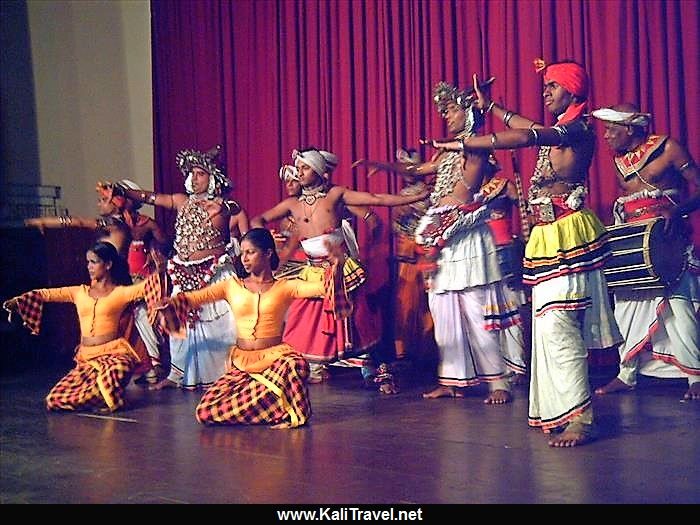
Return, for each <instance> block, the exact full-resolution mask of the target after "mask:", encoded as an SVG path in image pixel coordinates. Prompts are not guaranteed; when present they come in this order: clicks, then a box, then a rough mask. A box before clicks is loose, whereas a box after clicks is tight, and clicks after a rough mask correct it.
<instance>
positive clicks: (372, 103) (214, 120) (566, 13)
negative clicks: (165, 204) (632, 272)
mask: <svg viewBox="0 0 700 525" xmlns="http://www.w3.org/2000/svg"><path fill="white" fill-rule="evenodd" d="M151 8H152V36H153V79H154V106H155V107H154V117H155V118H154V122H155V151H156V154H155V155H156V174H155V188H156V189H157V190H158V191H162V192H175V191H182V178H181V176H180V174H179V173H178V172H177V170H176V168H175V161H174V159H175V154H176V153H177V151H178V150H180V149H182V148H197V149H208V148H209V147H211V146H213V145H214V144H216V143H221V144H223V145H224V149H225V159H226V169H227V173H228V175H229V177H230V178H231V180H232V181H233V185H234V194H235V197H236V198H237V199H238V200H240V202H241V203H242V204H243V205H244V206H245V208H246V209H247V210H248V212H249V214H250V215H251V216H252V215H255V214H257V213H260V212H262V211H264V210H265V209H267V208H269V207H271V206H272V205H273V204H275V203H276V202H278V201H279V200H280V198H281V197H282V195H283V188H282V186H281V183H280V181H279V180H278V178H277V171H278V169H279V166H280V165H281V164H282V163H284V162H288V161H289V160H290V152H291V151H292V149H294V148H299V147H305V146H310V145H314V146H317V147H323V148H325V149H329V150H331V151H333V152H335V153H336V154H337V155H338V157H339V158H340V164H339V166H338V169H337V170H336V173H335V174H334V176H333V181H334V182H335V183H337V184H341V185H346V186H349V187H352V188H356V189H359V190H369V191H373V192H386V191H389V192H395V191H397V190H398V189H399V188H400V181H398V180H397V179H396V177H394V176H392V175H387V174H385V173H380V174H377V175H375V176H373V177H372V178H371V179H369V180H368V179H367V177H366V171H365V170H363V169H357V170H352V169H351V167H350V166H351V164H352V162H353V161H355V160H357V159H360V158H369V159H377V160H380V159H384V160H386V159H393V157H394V154H395V150H396V148H397V147H402V146H403V147H413V148H418V149H419V151H421V153H422V155H423V157H424V158H426V157H428V156H429V155H430V154H431V153H432V152H431V151H430V150H428V149H426V148H419V146H418V139H419V138H420V137H441V136H444V135H445V128H444V125H443V122H442V120H441V119H440V118H439V115H438V114H437V112H436V110H435V107H434V105H433V102H432V99H431V92H432V87H433V85H434V84H435V83H436V82H438V81H440V80H446V81H448V82H451V83H456V84H458V85H459V86H462V87H464V86H467V85H469V84H470V82H471V75H472V73H474V72H476V73H478V74H479V75H480V76H481V77H482V78H484V77H487V76H491V75H493V76H495V77H496V82H495V84H494V86H493V89H492V94H493V97H494V99H495V100H496V101H498V102H501V103H503V104H504V105H505V106H507V107H508V108H509V109H512V110H517V111H518V112H520V113H522V114H523V115H525V116H528V117H531V118H534V119H538V120H540V121H543V120H546V121H547V122H549V118H550V117H549V115H545V113H544V107H543V105H542V96H541V91H542V80H541V77H540V76H539V75H537V74H535V72H534V68H533V65H532V61H533V59H534V58H536V57H542V58H544V59H545V60H546V61H548V62H549V61H555V60H561V59H566V58H571V59H575V60H577V61H579V62H580V63H582V64H583V65H584V66H585V67H586V69H587V70H588V72H589V73H590V76H591V86H592V90H591V94H590V98H589V101H590V105H591V108H595V107H600V106H605V105H612V104H615V103H618V102H623V101H631V102H637V103H639V104H640V105H641V108H642V110H644V111H648V112H651V113H652V114H653V117H654V124H653V131H654V132H656V133H661V134H670V135H671V136H673V137H674V138H676V139H677V140H679V141H680V142H682V143H683V144H685V145H687V146H688V147H689V149H690V151H691V153H692V155H693V156H694V158H695V159H696V160H698V158H699V157H700V143H699V142H698V140H697V136H698V129H697V126H698V125H697V123H698V121H699V120H700V105H698V103H697V89H698V85H700V76H699V74H698V56H700V49H699V42H700V39H699V38H698V35H699V34H700V32H699V31H698V29H699V26H700V15H699V13H700V9H699V5H698V2H697V1H696V0H680V1H678V0H639V1H637V0H600V1H582V0H520V1H511V0H507V1H499V0H469V1H459V0H375V1H373V0H232V1H216V0H196V1H195V0H191V1H190V0H175V1H165V0H157V1H156V0H153V1H152V3H151ZM597 126H598V131H599V144H598V150H597V153H596V156H595V159H594V162H593V166H592V170H591V174H590V194H589V199H588V203H589V205H590V206H591V207H592V208H593V209H594V210H595V211H596V212H597V213H598V214H599V215H600V216H601V217H602V218H603V220H604V222H606V223H610V221H611V213H610V208H611V205H612V203H613V201H614V199H615V197H616V196H617V188H616V179H615V174H614V168H613V165H612V157H611V154H610V152H609V151H608V150H607V146H606V145H605V143H604V142H603V140H602V132H603V128H602V126H601V125H600V123H598V124H597ZM492 129H493V130H496V131H498V130H501V129H503V125H502V123H500V122H492V121H489V122H487V127H486V131H487V132H488V131H490V130H492ZM518 157H519V158H520V160H521V169H522V173H523V175H524V176H525V181H524V182H525V188H526V189H527V186H528V184H527V179H528V177H529V174H530V173H531V172H532V167H533V165H534V150H524V151H521V152H519V153H518ZM498 158H499V160H500V161H501V163H502V165H503V167H504V171H505V173H506V174H512V169H511V161H510V156H509V155H508V153H507V152H499V153H498ZM378 212H379V213H380V216H381V217H382V218H383V220H384V221H385V222H387V220H388V212H387V211H386V210H378ZM158 218H159V220H160V221H162V222H163V223H164V224H165V225H166V226H168V227H170V228H172V226H171V224H172V221H171V219H172V216H171V215H168V214H163V213H159V215H158ZM695 223H696V239H697V240H700V221H698V220H696V221H695ZM388 231H389V229H388V228H387V229H385V232H388ZM387 235H388V234H387ZM363 238H364V232H362V231H361V242H362V239H363ZM699 244H700V243H699ZM389 246H390V243H389V238H388V236H387V242H386V243H383V244H381V245H380V246H374V247H373V249H372V250H371V252H370V253H371V255H372V257H373V260H375V261H377V262H379V263H380V264H378V265H376V266H375V267H373V268H372V269H373V270H374V279H375V281H374V282H375V283H382V282H385V281H386V280H387V278H388V277H389V275H390V270H389V265H388V264H386V261H387V257H388V255H389V248H388V247H389Z"/></svg>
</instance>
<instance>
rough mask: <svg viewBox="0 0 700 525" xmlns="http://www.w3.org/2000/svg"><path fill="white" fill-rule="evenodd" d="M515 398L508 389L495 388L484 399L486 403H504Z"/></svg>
mask: <svg viewBox="0 0 700 525" xmlns="http://www.w3.org/2000/svg"><path fill="white" fill-rule="evenodd" d="M512 400H513V396H511V395H510V392H508V390H494V391H493V392H491V393H489V397H487V398H486V399H484V403H486V404H487V405H504V404H506V403H510V402H511V401H512Z"/></svg>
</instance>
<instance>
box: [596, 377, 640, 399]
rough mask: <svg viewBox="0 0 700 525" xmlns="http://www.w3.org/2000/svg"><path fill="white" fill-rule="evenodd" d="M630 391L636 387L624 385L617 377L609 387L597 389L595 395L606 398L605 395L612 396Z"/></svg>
mask: <svg viewBox="0 0 700 525" xmlns="http://www.w3.org/2000/svg"><path fill="white" fill-rule="evenodd" d="M630 390H634V387H633V386H630V385H628V384H627V383H623V382H622V381H620V380H619V379H618V378H617V377H616V378H615V379H613V380H612V381H610V382H609V383H608V384H607V385H605V386H601V387H599V388H596V389H595V393H596V394H598V395H599V396H604V395H605V394H612V393H613V392H629V391H630Z"/></svg>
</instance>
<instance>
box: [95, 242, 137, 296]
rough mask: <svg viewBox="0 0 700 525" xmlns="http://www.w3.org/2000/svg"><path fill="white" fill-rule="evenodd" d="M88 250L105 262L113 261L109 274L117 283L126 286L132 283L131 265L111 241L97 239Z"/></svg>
mask: <svg viewBox="0 0 700 525" xmlns="http://www.w3.org/2000/svg"><path fill="white" fill-rule="evenodd" d="M88 251H90V252H92V253H94V254H95V255H97V256H98V257H99V258H100V259H101V260H102V261H103V262H111V263H112V267H111V268H110V269H109V275H110V277H111V278H112V281H113V282H114V283H115V284H118V285H122V286H126V285H129V284H132V282H131V276H130V275H129V265H128V264H127V263H126V260H124V258H123V257H122V256H120V255H119V252H117V249H116V248H115V247H114V245H113V244H112V243H111V242H105V241H97V242H96V243H95V244H93V245H92V246H91V247H90V248H89V249H88Z"/></svg>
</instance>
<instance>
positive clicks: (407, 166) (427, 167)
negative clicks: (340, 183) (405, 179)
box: [352, 159, 440, 178]
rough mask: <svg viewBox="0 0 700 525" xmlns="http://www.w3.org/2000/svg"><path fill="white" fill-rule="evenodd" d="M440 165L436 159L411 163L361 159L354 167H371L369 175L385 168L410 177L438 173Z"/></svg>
mask: <svg viewBox="0 0 700 525" xmlns="http://www.w3.org/2000/svg"><path fill="white" fill-rule="evenodd" d="M439 165H440V164H439V162H436V161H428V162H417V163H415V164H411V163H408V162H381V161H375V160H365V159H360V160H358V161H356V162H354V163H353V165H352V167H353V168H356V167H358V166H367V167H369V168H370V170H369V171H368V172H367V176H368V177H369V176H371V175H374V174H375V173H376V172H377V171H380V170H384V171H388V172H390V173H400V174H401V175H408V176H409V177H415V178H421V177H427V176H429V175H432V174H433V173H437V169H438V166H439Z"/></svg>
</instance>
